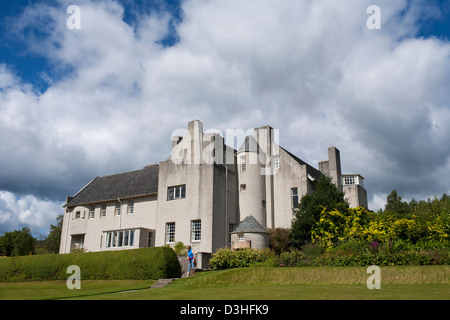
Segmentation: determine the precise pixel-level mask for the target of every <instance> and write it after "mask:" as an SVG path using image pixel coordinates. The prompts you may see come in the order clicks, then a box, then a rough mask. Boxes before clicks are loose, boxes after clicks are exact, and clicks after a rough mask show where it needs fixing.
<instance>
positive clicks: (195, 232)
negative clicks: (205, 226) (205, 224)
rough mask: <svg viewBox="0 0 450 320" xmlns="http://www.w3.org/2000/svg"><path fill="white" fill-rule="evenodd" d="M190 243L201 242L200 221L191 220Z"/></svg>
mask: <svg viewBox="0 0 450 320" xmlns="http://www.w3.org/2000/svg"><path fill="white" fill-rule="evenodd" d="M191 233H192V236H191V238H192V240H191V241H201V240H202V221H201V220H192V221H191Z"/></svg>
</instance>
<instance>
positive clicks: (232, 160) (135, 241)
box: [60, 120, 367, 268]
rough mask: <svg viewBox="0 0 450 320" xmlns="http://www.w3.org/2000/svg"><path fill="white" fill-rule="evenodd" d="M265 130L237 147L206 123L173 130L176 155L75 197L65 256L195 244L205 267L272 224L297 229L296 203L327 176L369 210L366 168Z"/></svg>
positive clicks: (262, 240) (68, 207)
mask: <svg viewBox="0 0 450 320" xmlns="http://www.w3.org/2000/svg"><path fill="white" fill-rule="evenodd" d="M274 132H275V131H274V130H273V129H272V128H271V127H269V126H265V127H260V128H256V129H255V130H254V133H253V135H249V136H247V137H246V138H245V140H244V142H243V144H242V146H241V147H240V148H239V149H238V150H235V149H234V148H231V147H229V146H227V145H225V143H224V138H223V137H222V136H221V135H220V134H217V133H205V132H204V131H203V124H202V122H201V121H198V120H194V121H191V122H190V123H189V124H188V129H187V131H186V132H185V134H184V135H183V136H174V137H172V153H171V156H170V158H169V159H167V160H165V161H161V162H160V163H159V164H154V165H149V166H147V167H145V168H143V169H141V170H136V171H131V172H125V173H120V174H116V175H110V176H104V177H96V178H95V179H93V180H92V181H91V182H89V183H88V184H87V185H86V186H85V187H83V188H82V189H81V190H80V191H79V192H78V193H77V194H75V195H74V196H72V197H67V199H66V203H65V205H64V209H65V214H64V221H63V228H62V235H61V245H60V253H68V252H71V251H72V250H73V249H74V248H80V247H82V248H84V249H86V250H87V251H103V250H123V249H132V248H140V247H152V246H164V245H174V244H175V243H176V242H178V241H181V242H183V243H184V244H185V245H187V244H190V245H191V246H192V247H193V248H194V250H195V251H196V252H197V253H198V263H199V267H200V268H205V267H206V266H207V262H208V260H209V258H210V256H211V254H212V253H214V252H215V251H216V250H217V249H219V248H222V247H232V248H243V247H251V248H261V247H266V246H267V245H268V237H267V229H268V228H276V227H283V228H289V227H290V225H291V219H292V210H293V208H295V207H296V206H297V204H298V202H299V201H300V199H301V197H302V196H303V195H304V194H306V193H311V192H314V190H315V185H316V183H317V181H318V179H319V178H320V176H321V175H322V174H327V175H330V176H331V177H332V178H333V181H334V182H335V183H336V185H337V187H338V188H340V189H341V190H344V191H345V193H346V196H347V198H348V200H349V203H350V205H351V206H352V207H357V206H365V207H367V193H366V190H365V189H364V186H363V177H362V176H361V175H343V174H341V169H340V167H341V165H340V155H339V150H338V149H336V148H335V147H330V148H329V149H328V158H329V159H328V160H327V161H322V162H320V163H319V169H315V168H314V167H312V166H311V165H309V164H307V163H305V162H304V161H302V160H301V159H300V158H298V157H297V156H295V155H293V154H292V153H290V152H289V151H287V150H285V149H284V148H282V147H281V146H279V145H278V144H277V143H276V139H274V138H275V137H274Z"/></svg>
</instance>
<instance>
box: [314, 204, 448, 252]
mask: <svg viewBox="0 0 450 320" xmlns="http://www.w3.org/2000/svg"><path fill="white" fill-rule="evenodd" d="M445 228H446V224H445V222H444V220H443V219H441V218H440V217H439V216H437V217H436V218H435V219H433V220H428V221H426V222H421V221H418V220H417V219H416V217H415V216H414V215H412V216H410V217H397V216H395V215H390V214H383V215H380V214H375V213H373V212H370V211H368V210H367V209H365V208H362V207H358V208H349V209H347V210H345V211H339V210H336V209H335V210H328V209H327V208H325V207H323V208H322V211H321V213H320V217H319V220H318V221H317V222H316V224H315V227H314V228H313V230H312V231H311V241H312V242H313V243H318V244H320V245H322V246H323V247H325V248H331V247H332V246H333V245H334V244H336V243H341V242H344V241H350V240H353V239H359V240H362V241H364V242H366V243H368V244H370V243H371V242H374V241H376V242H380V243H384V242H388V241H390V240H394V239H395V240H398V239H401V240H405V241H408V242H411V243H415V242H416V241H418V240H419V239H430V240H445V239H448V238H449V235H448V233H447V232H446V229H445Z"/></svg>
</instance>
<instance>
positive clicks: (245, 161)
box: [237, 136, 267, 228]
mask: <svg viewBox="0 0 450 320" xmlns="http://www.w3.org/2000/svg"><path fill="white" fill-rule="evenodd" d="M260 157H265V154H263V153H262V151H261V150H260V148H259V146H258V143H257V142H256V140H255V138H254V137H253V136H247V137H246V138H245V141H244V143H243V144H242V146H241V147H240V148H239V150H238V152H237V164H238V179H239V214H240V220H241V221H242V220H244V218H246V217H247V216H250V215H251V216H253V217H254V218H255V219H256V221H258V222H259V224H261V226H263V227H264V228H265V227H266V225H267V218H266V183H265V176H264V175H262V174H261V172H262V171H261V169H263V168H264V165H263V163H264V159H260Z"/></svg>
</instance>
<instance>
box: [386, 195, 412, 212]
mask: <svg viewBox="0 0 450 320" xmlns="http://www.w3.org/2000/svg"><path fill="white" fill-rule="evenodd" d="M415 204H416V201H415V200H414V202H413V203H412V205H413V206H414V205H415ZM384 211H392V212H396V213H398V214H406V213H408V203H407V202H405V201H402V197H400V196H398V195H397V190H392V192H391V193H390V194H389V195H388V196H387V199H386V205H385V207H384Z"/></svg>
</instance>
